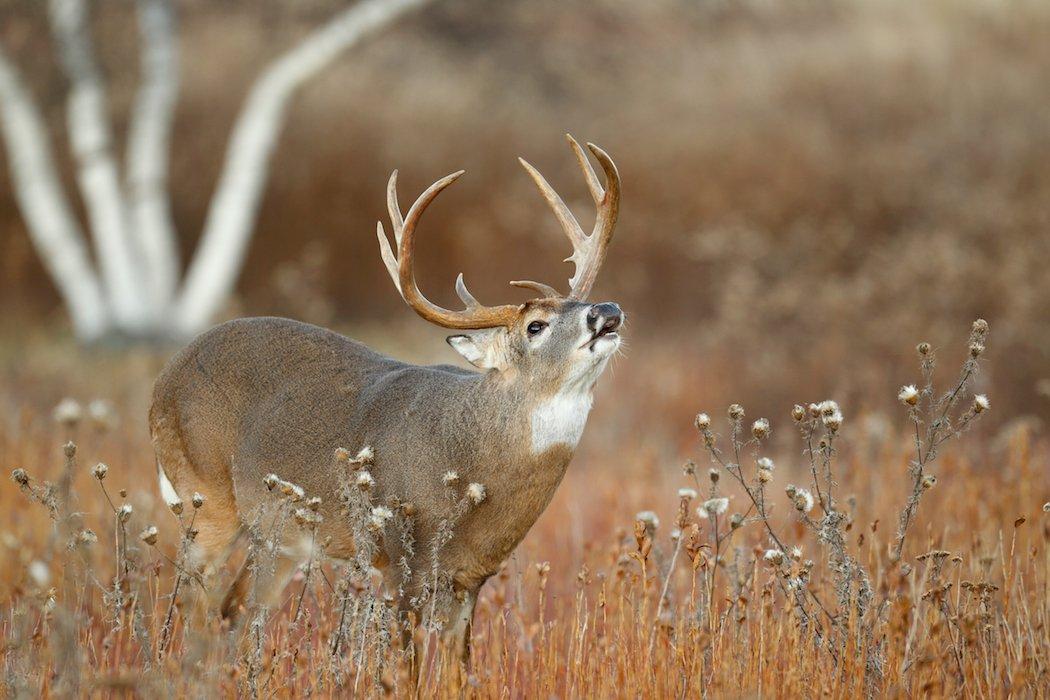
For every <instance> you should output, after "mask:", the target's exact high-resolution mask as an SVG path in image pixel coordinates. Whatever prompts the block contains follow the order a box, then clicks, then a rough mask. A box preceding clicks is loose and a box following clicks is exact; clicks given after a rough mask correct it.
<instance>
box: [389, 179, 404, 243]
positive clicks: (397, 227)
mask: <svg viewBox="0 0 1050 700" xmlns="http://www.w3.org/2000/svg"><path fill="white" fill-rule="evenodd" d="M386 210H387V211H388V212H390V225H391V226H392V227H393V229H394V245H398V246H400V245H401V230H402V229H403V228H404V226H405V220H404V218H402V216H401V207H400V206H398V203H397V170H394V172H392V173H390V180H389V181H387V183H386Z"/></svg>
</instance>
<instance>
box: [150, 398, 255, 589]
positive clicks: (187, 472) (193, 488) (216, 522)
mask: <svg viewBox="0 0 1050 700" xmlns="http://www.w3.org/2000/svg"><path fill="white" fill-rule="evenodd" d="M151 429H152V433H153V447H154V451H155V453H156V456H157V471H158V480H159V482H160V492H161V496H162V497H163V498H164V501H165V502H166V503H167V504H168V505H169V507H170V506H171V504H172V503H173V502H175V501H180V502H182V504H183V506H182V507H183V512H182V516H181V521H182V524H183V525H184V526H185V527H186V528H189V527H190V524H191V523H192V526H193V529H194V530H196V535H195V537H194V539H193V544H192V545H191V547H190V557H191V565H192V566H194V567H195V568H196V569H197V570H198V572H199V573H200V574H201V575H202V576H203V577H204V578H205V579H212V578H214V577H215V573H216V571H217V570H218V569H219V567H221V566H222V565H223V564H224V563H225V561H226V559H227V558H228V556H229V553H230V549H231V546H232V545H233V543H234V541H235V540H236V539H237V536H238V535H239V534H240V531H241V523H240V521H239V520H238V518H237V509H236V504H235V501H234V496H233V489H232V488H230V487H228V486H227V485H226V484H225V483H224V482H223V481H222V480H218V481H217V482H216V483H211V482H210V480H204V479H201V478H199V475H200V474H202V473H204V472H202V470H201V469H199V465H196V464H194V463H193V461H191V459H190V457H189V456H188V455H187V453H186V450H185V449H184V446H183V443H182V440H181V438H180V436H179V433H178V432H177V431H176V430H174V429H173V428H172V426H171V423H170V422H169V421H167V420H165V419H164V418H155V420H153V421H152V422H151ZM194 493H200V494H201V495H202V496H203V497H204V504H203V505H202V506H201V507H200V508H199V509H197V508H194V507H193V494H194ZM213 602H214V601H213Z"/></svg>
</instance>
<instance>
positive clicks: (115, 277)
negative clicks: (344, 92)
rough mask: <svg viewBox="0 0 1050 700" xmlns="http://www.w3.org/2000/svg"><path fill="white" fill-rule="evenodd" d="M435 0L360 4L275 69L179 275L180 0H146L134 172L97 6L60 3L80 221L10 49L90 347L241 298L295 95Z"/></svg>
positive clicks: (12, 84) (48, 259)
mask: <svg viewBox="0 0 1050 700" xmlns="http://www.w3.org/2000/svg"><path fill="white" fill-rule="evenodd" d="M429 1H430V0H359V2H356V3H354V4H352V5H350V6H348V7H347V8H345V9H343V10H341V11H339V12H337V13H336V14H335V15H334V16H333V17H332V18H331V19H329V20H328V22H327V23H325V24H324V25H322V26H320V27H318V28H316V29H314V30H313V31H312V32H310V33H309V34H308V35H307V36H306V37H305V38H304V39H302V40H301V41H300V42H299V43H298V44H297V45H296V46H294V47H293V48H291V49H290V50H289V51H287V52H286V53H284V54H283V55H281V56H279V57H278V58H277V59H276V60H275V61H273V62H272V63H271V64H270V65H268V66H266V67H265V68H264V69H263V71H262V73H261V74H260V75H259V77H258V79H257V80H256V81H255V83H254V85H253V86H252V88H251V90H250V91H249V94H248V97H247V99H246V100H245V102H244V104H243V106H242V107H241V110H240V112H239V114H238V116H237V119H236V121H235V123H234V125H233V130H232V133H231V137H230V141H229V144H228V146H227V148H226V153H225V159H224V164H223V168H222V171H221V174H220V176H219V181H218V185H217V187H216V190H215V192H214V194H213V196H212V199H211V201H210V203H209V206H208V212H207V217H206V220H205V223H204V230H203V232H202V236H201V241H200V244H199V246H198V248H197V250H196V251H195V252H194V254H193V256H192V258H191V260H190V261H189V264H188V268H187V272H186V276H185V279H183V280H180V278H179V275H180V270H181V269H182V265H181V262H180V260H179V257H178V250H179V246H178V242H177V232H176V230H175V226H174V223H173V221H172V216H171V198H170V191H169V187H168V160H169V153H170V150H171V137H172V124H173V119H174V111H175V104H176V101H177V96H178V85H179V70H178V41H177V35H176V16H175V11H174V8H173V5H172V0H136V11H137V15H138V16H137V20H138V29H139V44H140V53H141V56H140V66H141V68H140V70H141V75H140V83H139V86H138V91H137V94H136V96H135V100H134V103H133V106H132V112H131V114H130V115H129V116H130V119H129V127H128V133H127V144H126V146H127V147H126V149H125V152H126V155H125V162H124V163H123V166H122V165H121V164H120V163H119V162H118V159H117V157H116V155H115V150H116V149H115V148H114V134H113V129H112V125H111V121H110V119H109V116H108V111H107V104H108V102H107V97H106V86H105V82H104V80H103V77H102V72H101V70H100V69H99V66H98V63H97V59H96V55H95V50H94V46H93V42H92V37H91V32H90V28H89V20H90V16H89V10H90V7H91V2H90V0H48V21H49V23H50V27H51V32H52V35H53V41H54V44H55V47H56V51H57V53H58V57H59V59H60V64H61V66H62V68H63V70H64V72H65V75H66V79H67V81H68V84H69V91H68V95H67V99H66V132H67V136H68V139H69V150H70V153H71V155H72V157H73V158H72V160H73V163H74V167H75V168H76V178H75V180H76V186H77V188H78V189H79V192H80V197H81V199H82V201H83V203H84V208H85V211H86V213H87V215H86V220H85V221H84V222H83V223H81V222H80V221H79V220H78V219H77V217H76V215H75V214H74V213H73V208H72V206H71V204H70V200H69V195H68V193H67V192H65V191H64V190H63V187H62V184H61V180H60V178H59V176H58V172H57V170H56V165H55V160H54V157H53V155H52V154H53V149H52V143H51V135H50V134H49V133H48V130H47V128H46V124H45V122H44V119H43V117H42V116H41V113H40V110H39V108H38V107H37V105H36V102H35V100H34V98H33V96H32V94H31V93H30V91H29V90H28V88H27V87H26V84H25V81H24V80H23V79H22V77H21V74H20V72H19V70H18V68H17V67H16V66H15V65H14V63H13V62H12V61H11V60H10V58H9V57H8V56H7V54H6V53H5V52H4V50H3V48H2V47H0V138H2V141H3V144H4V150H5V151H6V154H7V161H8V166H9V168H10V172H11V180H12V182H13V183H14V189H15V192H14V194H15V199H16V202H17V204H18V207H19V209H20V211H21V214H22V218H23V219H24V221H25V224H26V228H27V230H28V232H29V237H30V240H31V242H32V244H33V247H34V249H35V250H36V252H37V254H38V255H39V256H40V259H41V260H42V262H43V264H44V267H45V269H46V270H47V272H48V274H49V275H50V277H51V278H52V280H53V282H54V284H55V287H56V289H57V290H58V293H59V295H60V297H61V299H62V302H63V304H64V305H65V308H66V309H67V311H68V313H69V316H70V319H71V321H72V325H73V329H74V332H75V333H76V335H77V337H78V338H79V339H81V340H83V341H87V342H91V341H97V340H99V339H101V338H103V337H105V336H107V335H121V336H129V337H142V338H161V337H172V336H175V337H185V336H189V335H193V334H195V333H197V332H199V331H201V330H202V329H204V328H205V327H207V325H208V324H209V323H210V322H211V321H212V319H213V318H214V317H215V315H216V314H217V313H218V312H219V310H220V309H221V308H222V306H223V304H224V303H225V302H226V300H227V299H228V297H229V295H230V294H231V293H232V291H233V289H234V287H235V285H236V282H237V277H238V275H239V274H240V270H241V267H242V265H243V262H244V258H245V254H246V252H247V249H248V245H249V243H250V241H251V236H252V232H253V228H254V225H255V221H256V215H257V212H258V209H259V204H260V199H261V197H262V193H263V190H264V187H265V184H266V178H267V174H268V169H269V163H270V158H271V155H272V153H273V150H274V147H275V146H276V144H277V139H278V138H279V136H280V132H281V128H282V126H283V125H284V122H285V120H286V116H287V111H288V106H289V105H290V103H291V100H292V98H293V97H294V95H295V93H296V91H297V90H298V88H299V87H301V86H302V85H303V84H304V83H306V82H307V81H308V80H310V79H311V78H313V77H314V76H316V75H317V74H318V73H320V72H321V71H322V70H324V69H325V68H326V67H327V66H329V65H331V64H332V63H333V62H334V61H335V60H336V59H337V58H339V57H340V56H341V55H342V54H343V53H344V52H345V51H346V50H347V49H349V48H351V47H353V46H354V45H355V44H357V43H358V42H360V41H361V40H362V39H364V38H365V37H367V36H369V35H370V34H374V33H376V32H378V31H381V30H382V29H384V28H385V27H387V26H389V25H390V24H392V23H393V22H394V21H395V20H396V19H398V18H399V17H401V16H402V15H404V14H405V13H406V12H408V11H410V10H412V9H414V8H416V7H419V6H421V5H423V4H425V3H427V2H429Z"/></svg>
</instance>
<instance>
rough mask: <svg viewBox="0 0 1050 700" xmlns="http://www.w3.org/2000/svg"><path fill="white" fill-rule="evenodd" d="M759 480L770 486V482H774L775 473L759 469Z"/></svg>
mask: <svg viewBox="0 0 1050 700" xmlns="http://www.w3.org/2000/svg"><path fill="white" fill-rule="evenodd" d="M758 480H759V481H760V482H762V483H763V484H768V483H769V482H770V481H772V480H773V472H771V471H769V470H768V469H759V470H758Z"/></svg>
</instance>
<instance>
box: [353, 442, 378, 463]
mask: <svg viewBox="0 0 1050 700" xmlns="http://www.w3.org/2000/svg"><path fill="white" fill-rule="evenodd" d="M375 458H376V455H375V452H373V451H372V448H371V447H370V446H368V445H365V446H364V447H362V448H361V449H360V450H358V452H357V454H356V455H355V456H354V461H355V462H358V463H360V464H371V463H372V462H374V461H375Z"/></svg>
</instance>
